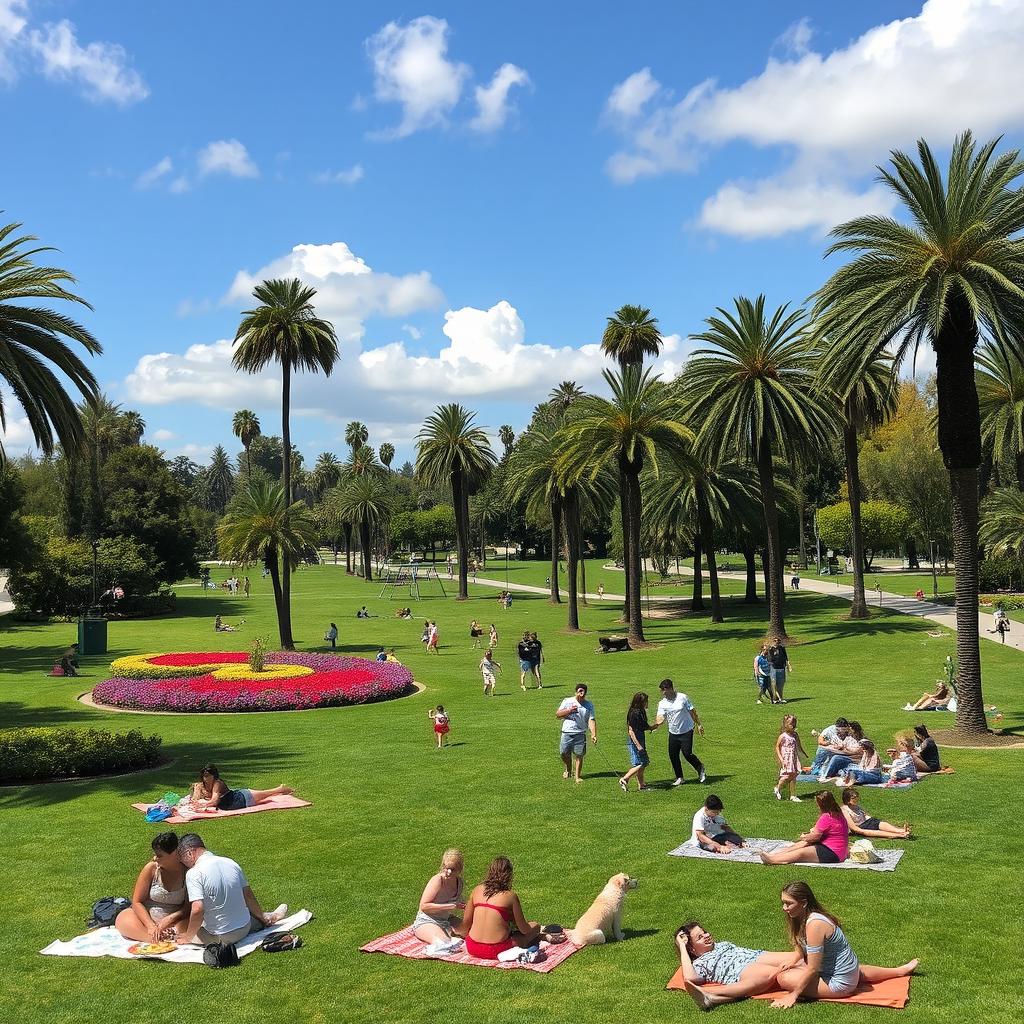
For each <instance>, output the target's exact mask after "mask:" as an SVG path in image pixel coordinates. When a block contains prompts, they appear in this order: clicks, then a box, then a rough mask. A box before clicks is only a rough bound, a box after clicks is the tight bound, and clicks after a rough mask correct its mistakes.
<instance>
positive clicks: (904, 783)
mask: <svg viewBox="0 0 1024 1024" xmlns="http://www.w3.org/2000/svg"><path fill="white" fill-rule="evenodd" d="M923 778H924V776H923V775H919V776H918V777H917V779H916V780H913V779H903V780H901V781H900V782H858V783H857V789H897V790H905V789H910V787H911V786H914V785H917V783H918V782H920V781H921V780H922V779H923ZM796 781H797V782H807V783H810V784H811V785H812V786H817V787H818V788H819V789H820V788H821V787H822V786H834V785H835V783H836V780H835V779H829V780H828V781H827V782H822V781H821V779H819V778H818V776H817V775H808V774H807V773H805V772H802V773H801V774H800V775H798V776H797V777H796ZM837 788H838V787H837Z"/></svg>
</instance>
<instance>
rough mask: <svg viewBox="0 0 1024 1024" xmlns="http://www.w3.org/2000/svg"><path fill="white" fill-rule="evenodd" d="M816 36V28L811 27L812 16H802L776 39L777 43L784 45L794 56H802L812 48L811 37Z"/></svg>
mask: <svg viewBox="0 0 1024 1024" xmlns="http://www.w3.org/2000/svg"><path fill="white" fill-rule="evenodd" d="M813 36H814V29H813V28H812V27H811V20H810V18H801V19H800V20H799V21H794V22H793V24H792V25H790V26H789V28H787V29H786V31H785V32H783V33H782V35H781V36H779V38H778V39H776V40H775V45H776V46H780V47H782V49H783V50H785V51H786V52H787V53H790V54H792V55H793V56H794V57H802V56H803V55H804V54H805V53H807V51H808V50H809V49H810V48H811V39H812V38H813Z"/></svg>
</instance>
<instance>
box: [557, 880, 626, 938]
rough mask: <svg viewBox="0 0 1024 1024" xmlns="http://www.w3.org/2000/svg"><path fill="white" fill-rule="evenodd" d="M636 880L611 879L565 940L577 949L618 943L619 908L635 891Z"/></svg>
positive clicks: (620, 926) (620, 920) (621, 936)
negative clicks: (612, 940)
mask: <svg viewBox="0 0 1024 1024" xmlns="http://www.w3.org/2000/svg"><path fill="white" fill-rule="evenodd" d="M636 885H637V880H636V879H635V878H630V877H629V875H625V874H618V875H612V877H611V878H609V879H608V884H607V885H606V886H605V887H604V888H603V889H602V890H601V892H600V894H599V895H598V897H597V899H596V900H594V902H593V903H592V904H591V905H590V909H589V910H588V911H587V912H586V913H585V914H584V915H583V916H582V917H581V918H580V919H579V920H578V921H577V922H576V927H575V928H573V929H572V931H571V932H570V935H569V937H570V938H571V939H572V941H573V942H574V943H575V944H576V945H577V946H599V945H601V943H603V942H607V941H608V940H609V939H614V940H615V941H616V942H620V941H621V940H622V939H623V938H625V933H624V932H623V931H622V904H623V903H624V902H625V900H626V893H627V892H628V891H629V890H630V889H635V888H636Z"/></svg>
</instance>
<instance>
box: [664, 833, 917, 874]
mask: <svg viewBox="0 0 1024 1024" xmlns="http://www.w3.org/2000/svg"><path fill="white" fill-rule="evenodd" d="M789 845H791V844H790V841H789V840H788V839H748V840H747V845H746V847H744V849H742V850H734V851H733V852H732V853H709V852H708V851H707V850H702V849H701V848H700V847H699V846H691V845H690V843H688V842H686V843H683V844H682V845H681V846H677V847H676V848H675V849H674V850H669V851H668V855H669V856H670V857H700V858H701V859H702V860H720V861H731V862H732V863H734V864H761V863H762V861H761V858H760V857H758V855H757V853H758V851H759V850H762V851H764V852H765V853H771V852H773V851H775V850H781V849H782V848H783V847H784V846H789ZM904 852H905V851H903V850H880V849H876V850H875V853H877V854H878V856H879V857H881V858H882V863H881V864H857V863H855V862H854V861H852V860H843V861H840V862H839V863H838V864H803V863H801V865H800V867H802V868H859V869H861V870H864V871H895V870H896V865H897V864H898V863H899V862H900V858H901V857H902V856H903V854H904Z"/></svg>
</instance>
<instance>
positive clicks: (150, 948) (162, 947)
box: [128, 942, 178, 956]
mask: <svg viewBox="0 0 1024 1024" xmlns="http://www.w3.org/2000/svg"><path fill="white" fill-rule="evenodd" d="M177 948H178V944H177V943H176V942H136V943H135V945H134V946H129V947H128V952H129V953H131V954H132V956H160V955H162V954H163V953H173V952H174V951H175V950H176V949H177Z"/></svg>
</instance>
